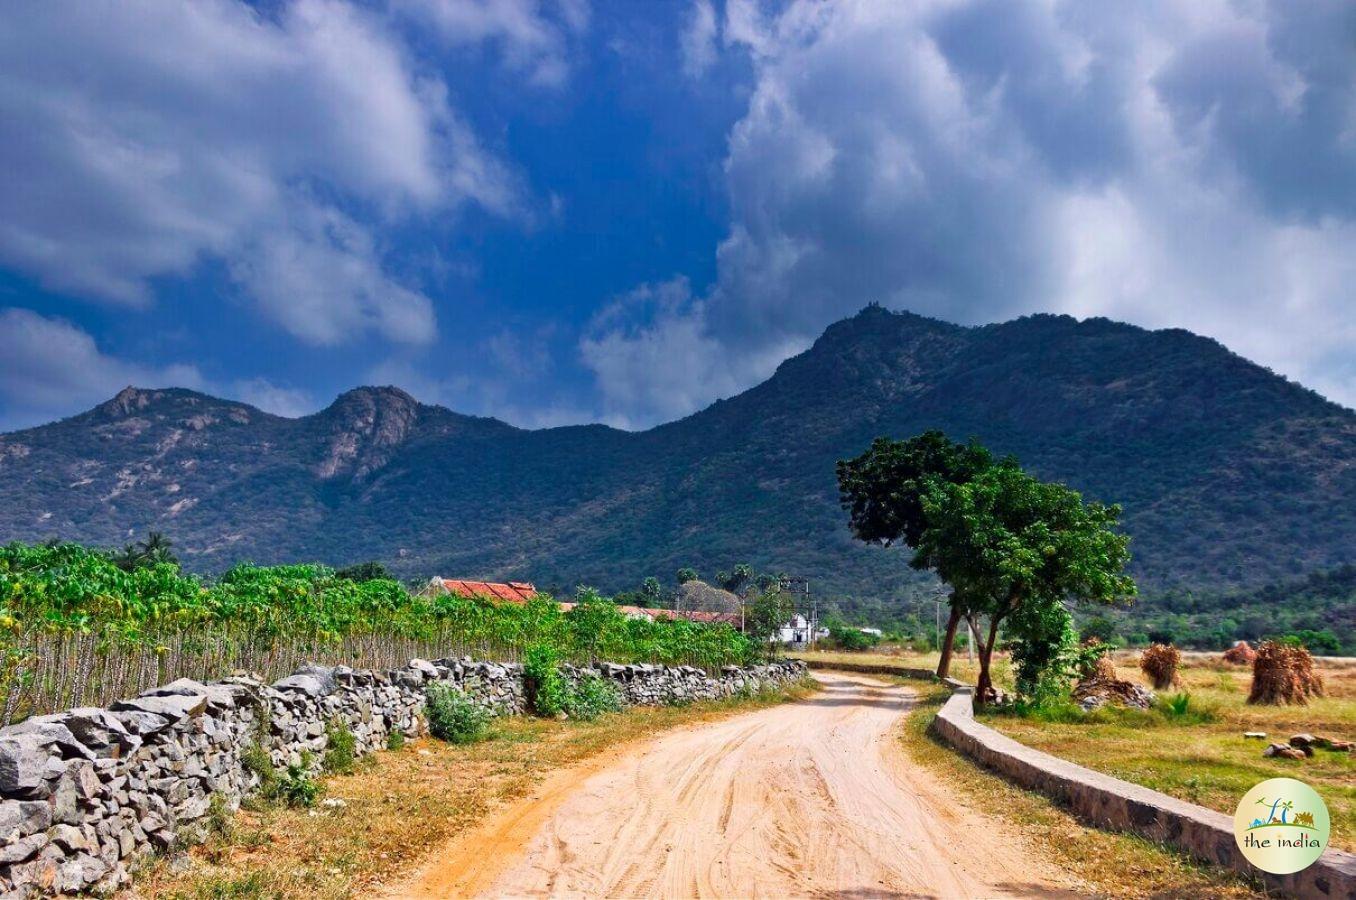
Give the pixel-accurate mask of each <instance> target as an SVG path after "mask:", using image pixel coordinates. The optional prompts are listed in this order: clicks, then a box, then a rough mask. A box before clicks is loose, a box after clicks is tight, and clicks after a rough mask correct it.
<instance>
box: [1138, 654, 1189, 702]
mask: <svg viewBox="0 0 1356 900" xmlns="http://www.w3.org/2000/svg"><path fill="white" fill-rule="evenodd" d="M1181 661H1182V652H1181V651H1180V650H1178V649H1177V648H1176V647H1174V646H1173V645H1172V644H1150V645H1149V646H1148V647H1147V648H1146V649H1145V650H1144V653H1143V654H1141V655H1140V658H1139V667H1140V669H1141V670H1142V671H1143V672H1144V674H1145V675H1148V676H1149V680H1150V681H1151V682H1153V686H1154V689H1155V690H1159V691H1162V690H1167V689H1168V688H1170V687H1172V686H1173V685H1174V684H1177V683H1178V682H1179V679H1178V678H1177V664H1178V663H1180V662H1181Z"/></svg>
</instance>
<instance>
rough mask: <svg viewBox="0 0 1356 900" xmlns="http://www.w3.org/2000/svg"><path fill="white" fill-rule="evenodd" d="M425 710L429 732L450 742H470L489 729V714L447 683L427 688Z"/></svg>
mask: <svg viewBox="0 0 1356 900" xmlns="http://www.w3.org/2000/svg"><path fill="white" fill-rule="evenodd" d="M425 711H426V715H427V716H428V730H429V733H431V734H432V735H433V736H434V737H436V738H438V739H440V740H444V741H449V742H451V743H453V744H474V743H475V742H476V741H479V740H481V739H483V738H484V737H485V734H486V732H487V731H488V730H489V724H490V714H489V713H488V712H486V711H485V709H484V708H482V707H481V706H479V705H478V704H477V703H476V702H475V701H473V700H472V699H471V698H470V697H468V696H466V694H465V693H464V692H462V691H461V690H458V689H457V688H455V687H453V686H452V685H450V684H435V685H432V686H431V687H429V689H428V700H427V703H426V705H425Z"/></svg>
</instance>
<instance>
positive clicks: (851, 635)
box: [829, 625, 880, 652]
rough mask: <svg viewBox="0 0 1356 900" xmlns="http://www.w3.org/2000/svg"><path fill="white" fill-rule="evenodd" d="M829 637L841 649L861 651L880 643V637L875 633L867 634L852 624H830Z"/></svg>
mask: <svg viewBox="0 0 1356 900" xmlns="http://www.w3.org/2000/svg"><path fill="white" fill-rule="evenodd" d="M829 637H831V638H833V642H834V644H835V645H837V646H838V648H839V649H841V650H848V651H851V652H859V651H862V650H870V649H871V648H872V647H874V646H876V645H877V644H878V643H880V638H879V637H877V636H876V635H874V634H867V633H866V632H865V631H862V630H861V629H860V628H853V627H852V626H851V625H831V626H829Z"/></svg>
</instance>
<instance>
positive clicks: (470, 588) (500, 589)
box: [438, 578, 537, 603]
mask: <svg viewBox="0 0 1356 900" xmlns="http://www.w3.org/2000/svg"><path fill="white" fill-rule="evenodd" d="M438 580H439V581H441V582H442V584H443V588H444V589H445V590H447V592H448V593H451V594H456V595H457V596H459V597H484V598H486V599H488V600H507V601H508V602H509V603H526V602H527V601H529V600H531V599H532V598H533V597H535V596H537V589H536V588H535V587H533V585H532V583H531V582H529V581H510V582H508V583H506V584H500V583H498V582H494V581H464V580H462V579H460V578H440V579H438Z"/></svg>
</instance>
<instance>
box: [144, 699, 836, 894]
mask: <svg viewBox="0 0 1356 900" xmlns="http://www.w3.org/2000/svg"><path fill="white" fill-rule="evenodd" d="M813 689H814V688H813V686H812V685H810V684H808V683H807V684H802V685H796V686H791V687H788V688H786V689H782V690H769V691H766V692H761V693H749V694H746V695H743V696H738V697H733V698H730V699H727V700H720V701H711V702H700V703H693V704H690V705H687V706H667V707H633V708H631V709H628V710H627V711H626V712H624V713H602V714H600V715H598V716H597V717H596V718H593V719H586V718H582V717H581V718H571V719H570V720H569V721H558V720H556V719H554V718H550V719H548V718H533V717H520V716H513V717H506V718H501V719H495V720H492V721H491V722H489V723H488V725H487V727H486V730H485V732H484V734H483V737H482V739H480V740H478V741H475V742H473V743H465V744H462V743H452V742H450V741H440V740H433V739H420V740H412V741H410V742H409V743H408V744H405V745H404V746H403V747H401V748H398V749H395V750H394V751H392V752H385V753H378V754H374V755H372V756H368V757H364V758H363V759H362V760H360V761H359V763H358V765H357V766H356V767H355V769H354V773H353V774H350V775H336V776H331V777H326V778H324V779H323V789H324V799H322V800H320V801H319V802H318V803H315V804H314V805H313V806H312V807H309V808H308V807H306V806H304V805H301V806H289V805H288V804H287V803H285V802H271V803H262V804H259V805H257V806H256V807H255V808H252V809H245V810H242V811H241V812H240V813H238V814H237V815H236V816H235V817H234V818H230V817H229V816H225V817H223V819H224V821H223V827H222V828H220V829H217V830H214V831H213V833H212V834H210V836H209V837H208V838H207V839H206V841H204V842H203V843H202V844H201V845H199V846H196V847H193V848H191V849H190V850H188V852H186V853H185V854H182V855H180V856H179V857H177V858H173V859H162V860H159V861H157V862H156V863H154V864H153V865H152V866H151V868H150V869H149V870H147V871H145V872H143V873H140V874H139V875H138V878H137V885H138V888H137V889H138V892H139V893H140V894H141V895H143V896H148V897H165V898H174V900H219V898H232V900H256V898H258V900H262V898H308V900H309V898H316V900H337V898H349V897H366V896H372V895H375V894H380V893H381V891H382V888H383V886H386V887H389V886H391V885H393V884H395V883H396V882H397V880H398V879H399V878H401V877H402V876H405V875H407V874H408V873H409V872H410V871H411V870H412V869H413V868H414V867H415V866H416V865H417V863H418V860H419V858H420V857H421V856H423V855H425V854H431V853H437V852H438V851H439V849H440V848H441V847H442V846H443V844H444V843H445V842H446V841H448V840H449V839H451V838H453V837H455V836H456V835H457V834H458V833H459V832H462V831H464V830H466V829H468V828H472V827H474V826H475V825H476V824H478V823H479V822H480V821H482V820H483V819H484V818H485V817H486V816H487V815H489V814H490V813H491V812H493V811H494V809H495V808H496V807H498V806H501V805H504V804H506V803H508V802H510V801H513V800H516V799H518V798H521V797H523V796H525V795H527V794H528V793H530V792H531V791H532V790H533V788H534V787H535V786H536V785H537V784H538V783H539V782H540V781H541V780H542V779H543V778H544V777H545V776H546V775H547V774H549V773H550V772H552V771H555V770H557V769H560V768H564V767H568V766H572V765H576V764H579V763H583V762H585V761H587V760H588V759H590V758H591V757H595V756H597V755H598V754H600V753H603V752H604V751H609V750H612V749H614V748H616V747H618V746H620V745H623V744H626V743H628V742H631V741H637V740H641V739H644V738H647V737H650V736H652V735H654V734H656V733H658V732H661V731H664V730H667V729H672V728H678V727H684V726H691V725H695V724H698V723H700V722H705V721H710V720H714V719H717V718H721V717H724V716H727V715H732V714H735V713H739V712H745V711H749V710H753V709H759V708H763V707H766V706H771V705H774V704H777V703H782V702H785V701H787V700H789V699H796V698H799V697H803V696H806V695H808V694H809V693H811V692H812V691H813Z"/></svg>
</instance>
